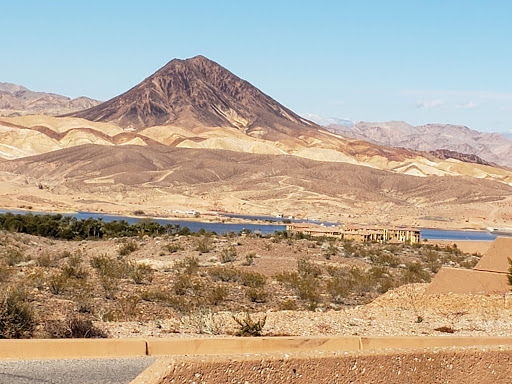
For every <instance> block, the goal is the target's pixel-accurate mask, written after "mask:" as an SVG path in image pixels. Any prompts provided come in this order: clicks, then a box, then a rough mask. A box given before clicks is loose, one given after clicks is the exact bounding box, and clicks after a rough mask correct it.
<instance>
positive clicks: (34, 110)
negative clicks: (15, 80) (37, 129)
mask: <svg viewBox="0 0 512 384" xmlns="http://www.w3.org/2000/svg"><path fill="white" fill-rule="evenodd" d="M99 103H100V102H99V101H97V100H93V99H90V98H88V97H77V98H76V99H70V98H69V97H66V96H62V95H57V94H55V93H45V92H33V91H31V90H29V89H27V88H25V87H23V86H21V85H18V84H12V83H2V82H0V116H19V115H29V114H43V115H59V114H64V113H70V112H76V111H81V110H83V109H87V108H91V107H93V106H95V105H98V104H99Z"/></svg>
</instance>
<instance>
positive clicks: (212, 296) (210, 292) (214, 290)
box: [206, 284, 229, 305]
mask: <svg viewBox="0 0 512 384" xmlns="http://www.w3.org/2000/svg"><path fill="white" fill-rule="evenodd" d="M228 295H229V289H228V287H226V286H224V285H221V284H215V285H213V286H209V287H207V288H206V301H207V304H209V305H219V304H221V303H222V302H223V301H224V300H226V298H227V297H228Z"/></svg>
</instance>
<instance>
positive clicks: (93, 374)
mask: <svg viewBox="0 0 512 384" xmlns="http://www.w3.org/2000/svg"><path fill="white" fill-rule="evenodd" d="M154 361H155V358H152V357H138V358H118V359H69V360H23V361H9V360H3V361H0V384H128V383H130V382H131V381H132V380H133V379H135V377H137V375H138V374H139V373H141V372H142V371H143V370H145V369H146V368H147V367H149V366H150V365H151V364H152V363H153V362H154Z"/></svg>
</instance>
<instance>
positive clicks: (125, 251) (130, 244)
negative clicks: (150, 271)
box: [119, 241, 139, 256]
mask: <svg viewBox="0 0 512 384" xmlns="http://www.w3.org/2000/svg"><path fill="white" fill-rule="evenodd" d="M138 248H139V246H138V245H137V243H136V242H135V241H127V242H126V243H124V244H123V245H122V246H121V247H120V248H119V255H120V256H127V255H129V254H130V253H132V252H135V251H136V250H137V249H138Z"/></svg>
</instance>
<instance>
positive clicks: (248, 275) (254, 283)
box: [238, 271, 267, 288]
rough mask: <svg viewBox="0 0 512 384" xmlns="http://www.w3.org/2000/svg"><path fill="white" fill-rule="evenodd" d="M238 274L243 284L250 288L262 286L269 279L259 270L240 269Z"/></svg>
mask: <svg viewBox="0 0 512 384" xmlns="http://www.w3.org/2000/svg"><path fill="white" fill-rule="evenodd" d="M238 275H239V278H240V282H241V283H242V285H244V286H246V287H249V288H261V287H263V286H264V285H265V282H266V281H267V278H266V277H265V276H264V275H262V274H261V273H258V272H248V271H240V272H238Z"/></svg>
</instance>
